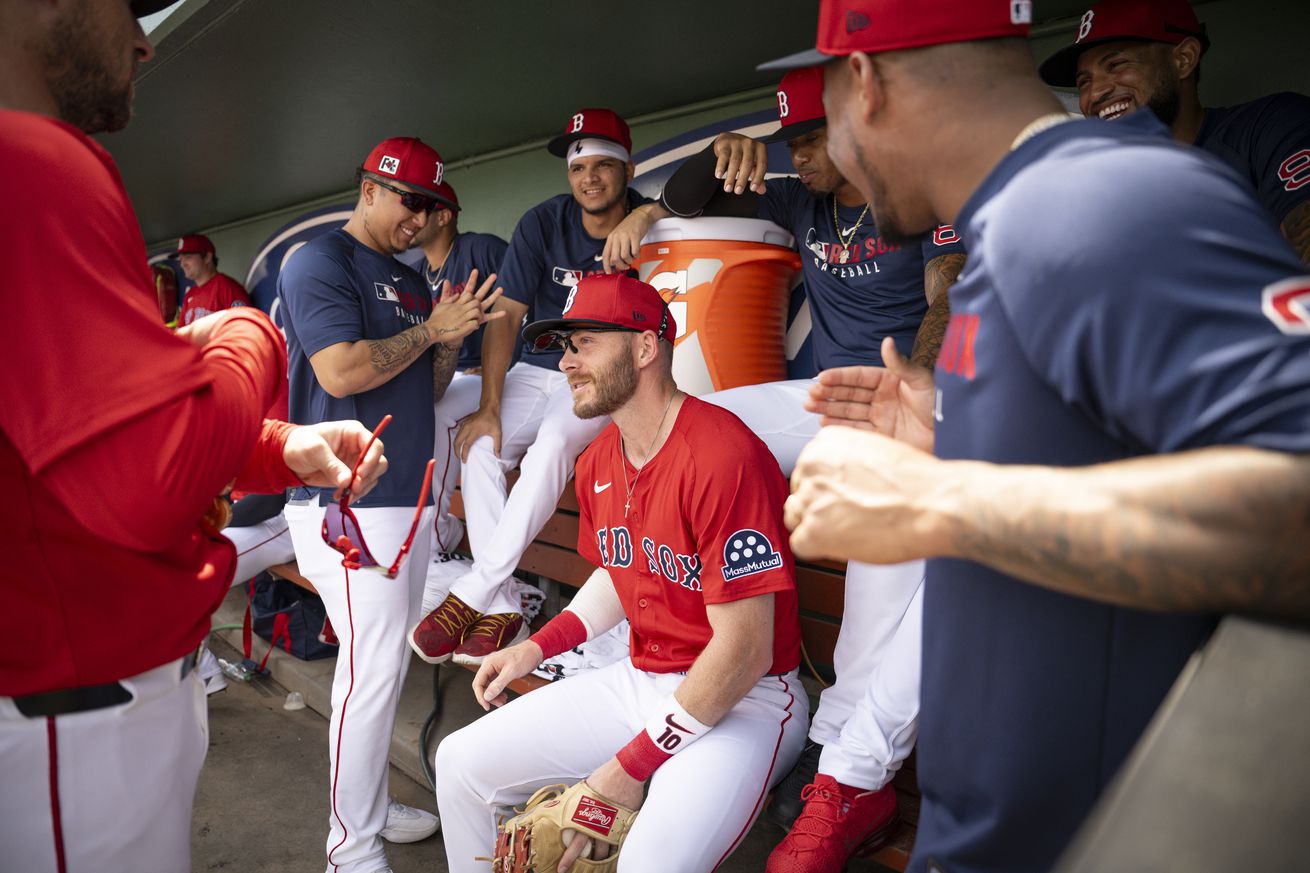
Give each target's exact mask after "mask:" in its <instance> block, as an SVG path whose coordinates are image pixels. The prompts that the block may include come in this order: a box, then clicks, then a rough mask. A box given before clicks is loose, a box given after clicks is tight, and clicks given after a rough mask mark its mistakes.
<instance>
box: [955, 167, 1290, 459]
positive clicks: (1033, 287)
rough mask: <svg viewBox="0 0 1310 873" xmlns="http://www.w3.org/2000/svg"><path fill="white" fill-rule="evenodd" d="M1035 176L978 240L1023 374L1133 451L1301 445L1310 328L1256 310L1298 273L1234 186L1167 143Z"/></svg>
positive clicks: (1014, 188) (1016, 188) (1014, 189)
mask: <svg viewBox="0 0 1310 873" xmlns="http://www.w3.org/2000/svg"><path fill="white" fill-rule="evenodd" d="M1041 167H1042V170H1041V172H1040V173H1038V172H1030V173H1027V174H1024V173H1022V172H1021V173H1020V174H1019V175H1018V176H1016V178H1015V180H1014V181H1013V182H1012V183H1011V185H1010V186H1009V190H1008V191H1007V192H1006V195H1005V199H1006V200H1007V201H1008V202H1007V203H1006V204H1005V207H1006V208H1005V209H1003V210H1001V209H998V210H996V212H995V213H994V214H995V217H996V220H997V223H998V225H1002V226H997V227H994V228H992V229H991V230H990V231H989V232H987V233H985V234H984V235H983V239H982V240H981V245H982V246H983V247H984V250H985V251H984V253H983V257H984V258H985V259H986V262H987V263H989V264H991V265H993V271H994V274H995V277H996V288H997V291H998V293H999V295H1000V298H1001V303H1002V306H1003V307H1004V310H1005V313H1006V316H1007V318H1008V319H1009V320H1010V322H1011V323H1012V325H1013V328H1014V334H1015V335H1016V336H1017V337H1018V338H1019V342H1020V344H1021V346H1022V351H1023V354H1024V355H1025V357H1026V358H1027V359H1028V361H1029V362H1030V364H1031V365H1032V367H1033V369H1034V371H1036V372H1037V373H1039V374H1042V375H1043V377H1044V378H1045V379H1046V380H1047V381H1048V382H1049V383H1050V384H1051V386H1052V388H1053V389H1054V390H1055V391H1057V392H1058V393H1059V394H1060V395H1061V397H1062V398H1063V399H1064V400H1065V401H1066V402H1068V403H1070V404H1071V405H1072V406H1074V407H1075V408H1078V409H1081V410H1082V411H1083V412H1084V413H1085V414H1086V415H1088V416H1090V417H1091V418H1092V419H1093V420H1095V421H1097V422H1098V423H1100V425H1101V426H1102V427H1103V428H1105V429H1106V430H1107V432H1109V433H1111V434H1112V435H1114V436H1115V437H1116V438H1118V439H1120V440H1121V441H1123V442H1124V443H1126V444H1127V445H1129V446H1133V447H1137V448H1140V449H1142V450H1148V451H1155V452H1169V451H1177V450H1181V449H1189V448H1197V447H1201V446H1207V445H1222V444H1234V443H1241V444H1249V445H1255V446H1261V447H1264V448H1269V449H1278V450H1284V451H1306V450H1310V333H1308V332H1306V328H1307V327H1310V325H1306V324H1301V325H1297V324H1293V323H1289V321H1288V319H1286V318H1279V317H1277V316H1278V313H1277V312H1276V311H1268V312H1267V311H1266V310H1269V308H1270V300H1271V299H1274V300H1277V299H1282V298H1286V297H1287V296H1288V295H1289V294H1295V293H1298V292H1297V288H1299V289H1301V291H1300V292H1299V293H1301V294H1304V295H1306V296H1303V297H1302V298H1301V299H1302V300H1305V299H1310V277H1304V276H1301V277H1300V278H1297V277H1298V276H1300V274H1301V273H1302V272H1303V270H1304V268H1303V267H1302V266H1301V264H1300V263H1299V262H1298V261H1297V260H1296V258H1295V257H1294V256H1293V255H1292V253H1291V251H1290V250H1289V249H1288V247H1287V245H1286V243H1285V242H1284V241H1283V240H1282V238H1281V237H1280V236H1279V235H1278V233H1277V231H1276V229H1275V228H1274V227H1273V226H1272V224H1271V223H1270V221H1269V218H1268V216H1267V215H1266V214H1265V213H1264V211H1263V210H1262V209H1261V207H1260V206H1259V204H1257V203H1256V202H1255V201H1254V200H1253V199H1252V197H1251V195H1250V193H1249V190H1248V189H1247V188H1246V186H1245V185H1244V184H1243V183H1242V182H1241V181H1240V180H1239V179H1238V178H1237V177H1236V176H1235V175H1234V174H1232V173H1231V172H1230V171H1228V170H1226V169H1223V168H1220V167H1218V166H1216V164H1215V163H1214V162H1213V161H1212V160H1211V159H1210V158H1209V157H1208V156H1205V155H1203V154H1201V153H1200V152H1191V151H1182V150H1180V149H1178V148H1175V147H1173V146H1164V145H1162V146H1148V145H1136V146H1132V145H1125V146H1123V147H1121V148H1117V149H1114V150H1107V151H1105V152H1102V153H1100V154H1099V155H1097V156H1095V158H1094V159H1092V160H1085V159H1083V160H1080V159H1078V158H1077V157H1075V158H1074V159H1065V160H1054V161H1048V162H1045V163H1043V164H1042V165H1041ZM1108 180H1112V181H1113V184H1107V181H1108ZM1065 203H1078V204H1079V208H1078V209H1077V210H1071V209H1066V208H1062V207H1061V206H1060V204H1065ZM979 218H984V216H983V215H982V214H981V213H980V215H979ZM1034 253H1038V256H1036V257H1035V256H1034ZM1280 294H1281V295H1282V298H1279V295H1280Z"/></svg>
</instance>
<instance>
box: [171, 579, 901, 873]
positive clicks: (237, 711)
mask: <svg viewBox="0 0 1310 873" xmlns="http://www.w3.org/2000/svg"><path fill="white" fill-rule="evenodd" d="M243 611H244V598H243V597H241V596H240V594H239V592H234V594H233V595H232V596H229V598H228V600H227V601H226V602H225V603H224V606H223V608H222V609H220V611H219V614H218V615H217V616H216V620H217V622H239V620H240V615H241V613H242V612H243ZM224 637H226V639H224ZM239 638H240V635H239V631H235V632H234V631H225V632H222V633H220V634H215V635H213V637H212V638H211V648H213V650H214V651H215V653H216V654H218V655H219V657H222V658H226V659H228V660H232V659H234V658H235V659H238V660H239V658H240V655H239V654H238V653H237V651H236V650H235V649H234V648H232V645H231V642H229V640H230V641H232V642H237V641H239ZM266 648H267V644H266V643H264V642H263V641H261V640H258V639H256V641H255V654H256V656H262V655H263V652H264V650H265V649H266ZM270 664H271V666H272V667H273V678H264V679H258V680H256V681H255V682H253V683H250V684H244V683H237V682H232V681H229V683H228V688H227V690H226V691H222V692H220V693H218V694H215V695H212V696H211V697H210V698H209V729H210V749H209V755H208V757H207V759H206V761H205V767H204V770H203V771H202V772H201V774H200V784H199V787H198V789H197V792H196V804H195V815H194V819H193V832H192V849H191V858H192V870H193V871H196V873H199V871H220V870H221V871H231V873H274V871H277V873H283V871H307V873H312V871H321V870H323V869H324V863H325V858H324V851H325V849H324V841H325V840H326V838H327V804H328V798H327V772H328V757H327V727H328V723H327V720H326V718H325V716H324V715H323V714H322V713H325V712H326V711H327V709H326V699H327V694H328V689H329V688H330V678H331V670H332V666H333V662H332V661H331V660H324V661H315V662H308V663H306V662H303V661H297V660H296V659H294V658H292V657H290V656H289V655H286V654H285V653H284V652H281V651H276V652H274V653H273V658H272V659H270ZM470 678H471V677H470V674H468V673H466V672H465V671H464V670H462V669H458V668H449V669H446V670H445V678H444V679H443V681H442V701H443V715H442V718H441V721H440V722H439V727H438V730H437V732H436V734H435V735H434V739H433V741H432V742H433V746H432V747H433V748H435V745H436V743H437V742H439V741H440V739H441V737H443V736H444V735H445V734H446V733H448V732H450V731H452V730H455V729H458V728H459V727H462V726H463V725H465V724H468V723H469V722H470V721H472V720H473V719H474V718H475V717H476V715H477V713H478V712H479V710H478V709H477V706H476V704H475V703H474V701H473V697H472V694H471V693H470V692H469V679H470ZM288 687H292V688H296V689H297V690H300V691H301V692H302V693H303V694H304V696H305V698H306V700H307V701H308V702H309V704H310V706H309V708H306V709H302V710H299V711H295V712H289V711H287V710H284V709H283V708H282V704H283V702H284V701H285V699H286V695H287V688H288ZM431 704H432V668H430V667H428V666H427V665H425V664H423V663H422V662H421V661H418V660H417V659H415V661H414V662H413V664H412V666H411V669H410V672H409V677H408V679H407V681H406V687H405V689H404V692H403V693H402V696H401V704H400V710H399V712H398V714H397V725H396V736H395V738H394V739H393V743H392V750H391V760H392V767H391V777H390V791H391V796H392V797H394V798H395V799H397V800H399V801H401V802H402V803H407V804H409V805H411V806H416V807H421V808H423V809H427V810H430V811H434V810H435V809H436V803H435V798H434V797H433V796H432V793H431V791H430V790H429V789H428V787H427V784H426V782H424V781H423V777H422V775H421V771H420V770H419V769H418V761H419V756H418V750H417V745H418V744H417V740H416V737H417V732H418V728H419V727H420V726H421V725H422V722H423V720H424V719H425V718H426V716H427V714H428V711H429V710H430V709H431ZM316 709H317V710H319V711H315V710H316ZM781 837H782V833H781V831H778V830H776V829H775V828H774V827H773V826H771V825H769V824H767V823H765V822H763V821H760V822H757V823H756V825H755V827H754V828H752V830H751V832H750V833H749V834H748V835H747V838H746V840H745V841H744V842H743V844H742V845H741V846H740V847H739V848H738V850H737V852H736V853H735V854H734V855H733V856H732V857H731V858H730V859H729V860H728V861H727V863H725V864H724V865H723V866H722V867H721V868H720V870H721V871H724V873H746V871H761V870H763V869H764V864H765V859H766V858H767V857H768V854H769V852H770V851H771V850H772V848H773V846H774V844H776V843H777V841H778V840H779V839H781ZM388 860H389V861H390V863H391V866H392V868H393V869H394V870H395V873H419V871H423V873H445V871H446V870H447V869H448V868H447V866H446V859H445V850H444V848H443V845H442V842H441V835H440V832H438V834H436V835H435V836H433V837H431V838H429V839H427V840H425V841H423V842H420V843H413V844H409V845H389V846H388ZM489 867H490V865H488V868H489ZM884 869H885V868H883V867H881V866H880V865H877V864H874V863H872V862H869V861H863V860H861V861H855V862H852V864H851V865H850V866H848V867H847V870H848V871H850V873H874V871H882V870H884ZM671 873H676V871H671Z"/></svg>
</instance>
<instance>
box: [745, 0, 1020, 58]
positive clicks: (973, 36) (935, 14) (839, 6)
mask: <svg viewBox="0 0 1310 873" xmlns="http://www.w3.org/2000/svg"><path fill="white" fill-rule="evenodd" d="M1032 19H1033V4H1032V2H1031V0H820V3H819V33H818V38H817V39H816V41H815V48H813V49H811V50H809V51H803V52H798V53H796V54H794V55H788V56H787V57H785V58H779V59H778V60H776V61H769V62H768V63H767V64H760V65H759V66H758V67H756V68H755V69H757V70H789V69H794V68H796V67H812V66H816V65H818V64H824V63H827V62H828V61H830V60H832V59H833V58H841V57H845V56H846V55H849V54H851V53H852V52H865V53H867V54H873V53H875V52H892V51H900V50H902V49H914V48H924V47H926V46H930V45H943V44H945V43H950V42H973V41H975V40H980V39H999V38H1001V37H1026V36H1027V35H1028V26H1029V25H1030V24H1032Z"/></svg>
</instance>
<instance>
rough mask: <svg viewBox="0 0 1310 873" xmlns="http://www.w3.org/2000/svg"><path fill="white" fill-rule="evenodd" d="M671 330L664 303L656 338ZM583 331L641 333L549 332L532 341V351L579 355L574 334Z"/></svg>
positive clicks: (627, 329)
mask: <svg viewBox="0 0 1310 873" xmlns="http://www.w3.org/2000/svg"><path fill="white" fill-rule="evenodd" d="M668 329H669V303H668V301H667V300H666V301H664V306H663V308H662V309H661V310H660V327H659V330H657V331H655V336H657V337H662V336H664V332H665V331H666V330H668ZM580 330H583V331H586V332H587V333H641V331H640V330H637V329H636V328H634V327H577V328H574V329H573V330H548V331H544V332H542V333H539V334H537V338H536V339H534V340H533V341H532V350H533V351H534V352H549V351H551V350H553V349H567V350H568V351H570V352H573V354H575V355H576V354H577V353H578V347H577V346H575V345H574V344H573V334H575V333H576V332H578V331H580Z"/></svg>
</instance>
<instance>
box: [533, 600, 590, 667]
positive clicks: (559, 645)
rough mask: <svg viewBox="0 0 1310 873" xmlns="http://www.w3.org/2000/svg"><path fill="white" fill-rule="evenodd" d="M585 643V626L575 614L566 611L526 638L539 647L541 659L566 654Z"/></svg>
mask: <svg viewBox="0 0 1310 873" xmlns="http://www.w3.org/2000/svg"><path fill="white" fill-rule="evenodd" d="M586 641H587V626H586V625H585V624H583V623H582V619H580V618H578V615H577V613H575V612H569V611H568V610H567V609H566V610H564V611H563V612H561V613H560V614H559V615H557V616H555V617H554V618H552V619H551V620H550V621H548V622H546V626H545V627H543V628H542V629H541V630H539V631H537V632H536V633H535V634H533V635H532V636H530V637H528V642H532V643H536V644H537V645H538V646H540V647H541V658H542V660H543V661H544V660H545V659H546V658H553V657H555V656H556V655H558V654H559V653H560V652H567V651H568V650H569V649H571V648H573V647H574V646H580V645H582V644H583V643H585V642H586Z"/></svg>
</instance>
